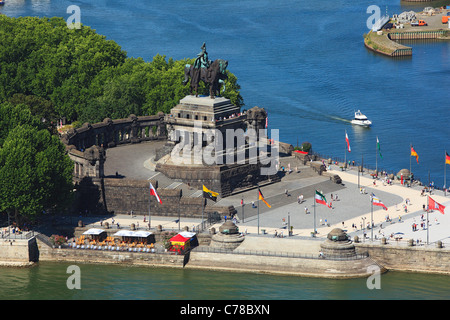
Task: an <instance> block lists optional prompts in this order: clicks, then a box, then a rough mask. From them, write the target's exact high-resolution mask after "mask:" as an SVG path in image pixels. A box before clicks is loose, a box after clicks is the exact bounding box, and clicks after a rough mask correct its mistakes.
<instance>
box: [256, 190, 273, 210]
mask: <svg viewBox="0 0 450 320" xmlns="http://www.w3.org/2000/svg"><path fill="white" fill-rule="evenodd" d="M258 199H259V200H261V201H262V202H264V203H265V204H266V205H267V206H268V207H269V208H272V207H271V206H270V204H268V203H267V201H266V199H264V196H263V194H262V192H261V190H259V188H258Z"/></svg>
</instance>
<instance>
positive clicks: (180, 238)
mask: <svg viewBox="0 0 450 320" xmlns="http://www.w3.org/2000/svg"><path fill="white" fill-rule="evenodd" d="M169 241H171V242H186V241H189V238H185V237H183V236H182V235H181V234H177V235H176V236H173V237H172V238H170V240H169Z"/></svg>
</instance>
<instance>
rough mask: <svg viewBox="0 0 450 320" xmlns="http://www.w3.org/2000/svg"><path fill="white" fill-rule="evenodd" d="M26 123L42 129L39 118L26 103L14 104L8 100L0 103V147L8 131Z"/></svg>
mask: <svg viewBox="0 0 450 320" xmlns="http://www.w3.org/2000/svg"><path fill="white" fill-rule="evenodd" d="M24 124H28V125H30V126H32V127H34V128H38V129H43V126H42V123H41V122H40V121H39V118H37V117H35V116H33V115H32V114H31V111H30V109H29V107H28V106H27V105H24V104H17V105H14V104H12V103H10V102H4V103H2V104H0V147H1V146H2V145H3V142H4V141H5V139H6V137H7V136H8V134H9V132H10V131H11V130H13V129H14V128H15V127H17V126H18V125H24Z"/></svg>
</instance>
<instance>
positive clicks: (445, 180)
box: [444, 150, 447, 197]
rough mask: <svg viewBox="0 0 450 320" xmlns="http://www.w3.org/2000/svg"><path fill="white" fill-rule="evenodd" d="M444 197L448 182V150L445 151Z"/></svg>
mask: <svg viewBox="0 0 450 320" xmlns="http://www.w3.org/2000/svg"><path fill="white" fill-rule="evenodd" d="M444 159H445V161H444V197H445V196H446V191H445V183H446V182H447V150H445V151H444Z"/></svg>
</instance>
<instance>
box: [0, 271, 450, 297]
mask: <svg viewBox="0 0 450 320" xmlns="http://www.w3.org/2000/svg"><path fill="white" fill-rule="evenodd" d="M69 266H70V264H67V263H50V262H45V263H44V262H41V263H39V264H38V265H37V266H35V267H31V268H21V269H16V268H0V288H2V290H0V299H1V300H4V299H14V300H19V299H27V300H34V299H39V300H47V299H48V300H54V299H58V300H65V299H77V300H93V299H96V300H116V299H117V300H119V299H120V300H128V299H133V300H135V299H143V300H144V299H145V300H304V299H305V300H306V299H313V300H329V299H339V300H344V299H345V300H346V299H349V300H365V299H386V300H392V299H402V300H408V299H414V300H417V299H420V300H422V299H423V300H436V299H438V300H440V299H447V300H448V299H450V278H449V277H448V276H441V275H424V274H411V273H401V272H388V273H385V274H383V275H381V280H380V282H379V283H380V289H369V288H368V286H367V280H366V279H351V280H330V279H314V278H303V277H293V276H272V275H266V274H251V273H234V272H218V271H203V270H190V269H189V270H188V269H171V268H156V267H155V268H154V267H134V266H133V267H128V266H116V265H90V264H78V266H79V267H80V284H81V288H80V289H69V288H68V287H67V279H68V278H69V277H70V276H71V275H72V274H73V272H69V273H68V272H67V268H68V267H69ZM70 283H73V282H70ZM372 283H375V282H372Z"/></svg>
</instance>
